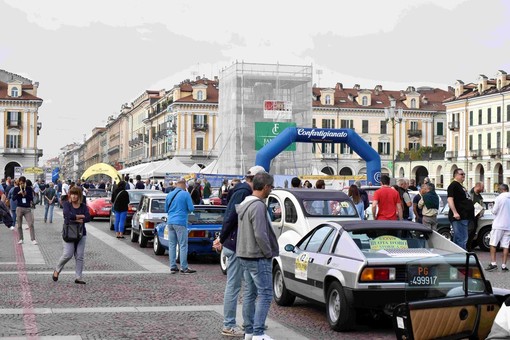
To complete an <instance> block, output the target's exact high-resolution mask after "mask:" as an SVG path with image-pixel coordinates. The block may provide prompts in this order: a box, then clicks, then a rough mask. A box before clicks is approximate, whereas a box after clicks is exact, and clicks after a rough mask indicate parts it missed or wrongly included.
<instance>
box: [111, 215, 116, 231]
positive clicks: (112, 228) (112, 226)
mask: <svg viewBox="0 0 510 340" xmlns="http://www.w3.org/2000/svg"><path fill="white" fill-rule="evenodd" d="M110 230H115V226H114V225H113V221H112V214H110Z"/></svg>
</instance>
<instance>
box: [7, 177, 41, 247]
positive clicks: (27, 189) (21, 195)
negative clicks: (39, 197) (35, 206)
mask: <svg viewBox="0 0 510 340" xmlns="http://www.w3.org/2000/svg"><path fill="white" fill-rule="evenodd" d="M12 196H13V197H14V198H16V200H17V207H16V218H17V222H16V224H17V227H18V236H19V241H18V244H22V243H23V229H22V225H23V224H22V222H23V217H24V218H25V220H26V221H27V223H28V229H29V230H30V239H31V240H32V243H33V244H37V241H36V240H35V230H34V213H33V212H32V208H31V205H32V203H33V199H34V191H33V190H32V187H31V186H30V185H27V179H26V177H25V176H21V177H20V178H19V186H18V187H15V188H14V192H13V195H12Z"/></svg>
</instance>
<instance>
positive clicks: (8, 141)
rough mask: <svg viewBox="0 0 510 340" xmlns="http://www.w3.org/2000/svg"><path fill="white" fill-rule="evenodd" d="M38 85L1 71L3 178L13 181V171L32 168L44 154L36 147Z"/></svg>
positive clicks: (0, 133) (39, 101)
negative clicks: (20, 168) (19, 168)
mask: <svg viewBox="0 0 510 340" xmlns="http://www.w3.org/2000/svg"><path fill="white" fill-rule="evenodd" d="M38 87H39V83H38V82H32V80H30V79H27V78H24V77H21V76H19V75H16V74H14V73H10V72H7V71H4V70H0V113H2V115H3V117H4V118H3V124H0V135H1V136H2V139H1V140H0V168H1V169H3V176H4V177H7V176H9V177H12V178H14V168H15V167H34V166H37V165H38V163H39V158H40V157H41V156H42V154H43V152H42V150H41V149H39V148H38V146H37V139H38V136H39V132H40V130H41V128H42V123H40V122H39V107H40V106H41V105H42V103H43V101H42V99H41V98H39V97H37V89H38Z"/></svg>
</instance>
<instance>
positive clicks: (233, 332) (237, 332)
mask: <svg viewBox="0 0 510 340" xmlns="http://www.w3.org/2000/svg"><path fill="white" fill-rule="evenodd" d="M221 334H222V335H226V336H238V337H242V336H244V331H243V330H241V328H239V327H237V326H236V327H223V329H222V330H221Z"/></svg>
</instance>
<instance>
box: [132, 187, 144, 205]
mask: <svg viewBox="0 0 510 340" xmlns="http://www.w3.org/2000/svg"><path fill="white" fill-rule="evenodd" d="M128 193H129V203H131V204H135V205H137V204H138V203H140V200H141V199H142V195H143V194H145V193H146V191H138V190H129V191H128Z"/></svg>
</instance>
